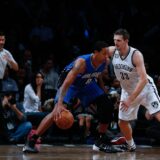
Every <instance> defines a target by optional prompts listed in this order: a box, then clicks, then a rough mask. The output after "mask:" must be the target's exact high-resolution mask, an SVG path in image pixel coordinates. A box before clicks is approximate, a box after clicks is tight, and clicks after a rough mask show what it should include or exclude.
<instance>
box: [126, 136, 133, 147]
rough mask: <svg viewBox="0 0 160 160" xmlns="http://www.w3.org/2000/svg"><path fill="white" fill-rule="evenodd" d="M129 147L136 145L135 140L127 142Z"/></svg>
mask: <svg viewBox="0 0 160 160" xmlns="http://www.w3.org/2000/svg"><path fill="white" fill-rule="evenodd" d="M126 142H127V144H128V145H129V146H133V145H135V143H134V140H133V138H132V139H131V140H129V141H126Z"/></svg>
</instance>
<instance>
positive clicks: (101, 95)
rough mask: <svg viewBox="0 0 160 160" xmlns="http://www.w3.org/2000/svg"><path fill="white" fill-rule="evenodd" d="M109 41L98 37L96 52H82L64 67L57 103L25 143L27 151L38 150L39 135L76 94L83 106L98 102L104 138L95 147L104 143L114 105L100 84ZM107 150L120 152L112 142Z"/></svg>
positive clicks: (56, 98)
mask: <svg viewBox="0 0 160 160" xmlns="http://www.w3.org/2000/svg"><path fill="white" fill-rule="evenodd" d="M107 47H108V45H107V44H106V43H105V42H103V41H98V42H97V43H96V44H95V45H94V49H93V53H91V54H86V55H82V56H79V57H78V58H77V59H76V60H75V61H73V62H72V63H70V64H69V65H68V66H66V67H65V68H64V70H63V71H62V74H61V76H60V84H59V89H58V92H57V94H56V97H55V107H54V109H53V111H52V112H51V113H50V114H48V115H47V116H46V117H45V118H44V119H43V120H42V122H41V123H40V125H39V126H38V128H37V131H36V134H35V135H33V136H32V137H31V139H29V140H27V142H26V144H25V146H24V147H23V152H31V153H35V152H38V150H37V149H36V147H35V142H36V139H37V138H38V137H39V136H41V135H42V134H43V133H44V132H45V131H46V130H47V129H48V128H49V127H50V126H51V125H52V124H53V123H54V122H55V121H56V120H57V119H58V118H60V116H61V112H62V111H63V110H66V106H67V105H68V104H70V103H71V100H72V99H73V98H79V99H80V101H81V103H82V105H83V106H86V107H87V106H89V104H90V103H92V102H95V103H97V108H98V111H97V112H98V113H97V114H98V118H99V127H98V132H99V134H100V139H98V140H97V141H96V144H95V145H94V146H93V149H94V150H99V149H100V145H102V144H103V143H104V139H105V138H104V139H103V138H102V137H104V134H105V132H106V130H107V127H108V125H109V123H110V122H111V120H112V111H113V107H112V104H111V102H110V101H109V99H108V98H107V95H106V94H105V92H104V90H103V89H102V88H100V87H99V85H98V78H99V76H100V75H101V73H102V72H103V70H104V69H105V68H106V66H107V59H108V57H107V55H108V54H107V51H108V48H107ZM106 148H107V149H106V152H117V151H119V150H118V149H116V148H114V147H113V146H112V145H109V144H108V145H107V147H106Z"/></svg>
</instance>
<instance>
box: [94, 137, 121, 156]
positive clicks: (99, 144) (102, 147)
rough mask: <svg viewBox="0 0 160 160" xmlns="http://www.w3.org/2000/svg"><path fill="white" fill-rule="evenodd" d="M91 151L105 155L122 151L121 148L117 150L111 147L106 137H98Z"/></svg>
mask: <svg viewBox="0 0 160 160" xmlns="http://www.w3.org/2000/svg"><path fill="white" fill-rule="evenodd" d="M93 150H94V151H103V152H106V153H116V152H122V151H123V150H122V149H121V148H118V147H116V146H114V145H112V144H111V142H110V140H109V139H108V137H107V136H106V135H102V136H100V138H99V139H97V140H96V141H95V144H94V145H93Z"/></svg>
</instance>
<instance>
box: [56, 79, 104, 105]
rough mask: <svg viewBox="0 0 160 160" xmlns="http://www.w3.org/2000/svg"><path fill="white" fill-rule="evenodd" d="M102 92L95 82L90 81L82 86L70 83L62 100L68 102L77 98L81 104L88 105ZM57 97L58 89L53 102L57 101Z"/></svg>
mask: <svg viewBox="0 0 160 160" xmlns="http://www.w3.org/2000/svg"><path fill="white" fill-rule="evenodd" d="M103 94H104V91H103V90H102V89H101V88H100V87H99V86H98V85H97V83H95V82H93V83H90V84H88V85H87V86H85V87H82V88H78V87H77V86H74V85H72V86H70V87H69V89H68V91H67V93H66V96H65V97H64V102H65V103H67V104H70V103H71V100H72V99H73V98H79V99H80V100H81V103H82V105H83V106H88V105H89V104H90V103H92V102H93V101H94V100H95V99H96V98H97V97H99V96H101V95H103ZM58 97H59V90H58V91H57V94H56V96H55V103H56V102H57V101H58Z"/></svg>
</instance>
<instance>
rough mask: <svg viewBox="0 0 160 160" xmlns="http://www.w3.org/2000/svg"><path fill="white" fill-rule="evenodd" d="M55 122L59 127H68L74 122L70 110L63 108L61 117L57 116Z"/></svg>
mask: <svg viewBox="0 0 160 160" xmlns="http://www.w3.org/2000/svg"><path fill="white" fill-rule="evenodd" d="M55 123H56V125H57V126H58V127H59V128H60V129H69V128H71V127H72V125H73V123H74V117H73V115H72V113H71V112H70V111H65V110H64V111H62V112H61V118H59V119H58V120H57V121H56V122H55Z"/></svg>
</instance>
